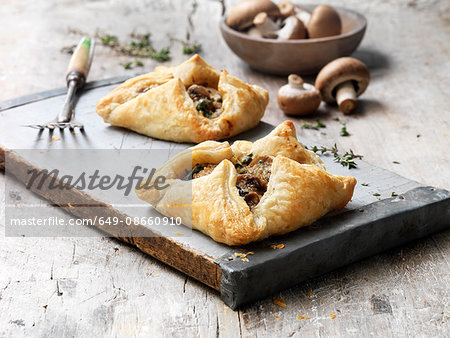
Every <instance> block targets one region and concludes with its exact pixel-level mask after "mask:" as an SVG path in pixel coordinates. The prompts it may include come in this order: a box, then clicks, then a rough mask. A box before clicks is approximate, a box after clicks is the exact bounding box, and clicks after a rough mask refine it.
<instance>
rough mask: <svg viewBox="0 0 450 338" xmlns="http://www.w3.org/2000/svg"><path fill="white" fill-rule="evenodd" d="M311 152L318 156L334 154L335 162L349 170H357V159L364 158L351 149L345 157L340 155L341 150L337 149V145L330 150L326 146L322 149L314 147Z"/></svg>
mask: <svg viewBox="0 0 450 338" xmlns="http://www.w3.org/2000/svg"><path fill="white" fill-rule="evenodd" d="M310 150H311V151H313V152H315V153H316V154H317V153H321V154H325V153H327V152H329V153H331V154H333V156H334V161H335V162H338V163H340V164H341V165H342V166H344V167H347V168H348V169H352V168H356V167H357V163H356V162H355V159H362V158H363V156H362V155H357V154H355V153H354V152H353V150H351V149H350V150H348V151H346V152H345V153H344V154H343V155H341V154H339V150H338V148H337V145H336V143H335V144H334V146H333V147H331V148H328V147H325V146H321V147H317V146H313V147H311V149H310Z"/></svg>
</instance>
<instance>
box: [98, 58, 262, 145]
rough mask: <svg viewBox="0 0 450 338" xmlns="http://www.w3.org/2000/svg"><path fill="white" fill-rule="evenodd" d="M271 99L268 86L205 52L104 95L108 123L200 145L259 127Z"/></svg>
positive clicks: (100, 111) (101, 110)
mask: <svg viewBox="0 0 450 338" xmlns="http://www.w3.org/2000/svg"><path fill="white" fill-rule="evenodd" d="M268 101H269V95H268V93H267V91H266V90H264V89H263V88H261V87H258V86H255V85H249V84H247V83H244V82H243V81H241V80H239V79H238V78H236V77H234V76H232V75H230V74H228V73H227V71H225V70H223V71H221V72H219V71H217V70H216V69H215V68H214V67H212V66H210V65H208V64H207V63H206V62H205V60H203V58H201V57H200V56H199V55H194V56H193V57H192V58H190V59H189V60H188V61H186V62H184V63H182V64H181V65H178V66H175V67H165V66H160V67H156V68H155V70H154V71H153V72H151V73H148V74H144V75H141V76H138V77H135V78H132V79H129V80H127V81H125V82H124V83H123V84H121V85H120V86H119V87H117V88H116V89H114V90H113V91H112V92H110V93H109V94H107V95H106V96H104V97H103V98H101V99H100V100H99V101H98V103H97V106H96V110H97V113H98V114H99V115H100V116H101V117H102V118H103V120H104V121H105V122H106V123H110V124H112V125H114V126H119V127H124V128H127V129H131V130H133V131H135V132H138V133H140V134H144V135H147V136H150V137H154V138H159V139H164V140H169V141H175V142H191V143H200V142H203V141H206V140H220V139H224V138H228V137H232V136H235V135H237V134H239V133H241V132H243V131H246V130H248V129H251V128H253V127H255V126H256V125H257V124H258V123H259V121H260V120H261V118H262V117H263V115H264V111H265V109H266V106H267V104H268Z"/></svg>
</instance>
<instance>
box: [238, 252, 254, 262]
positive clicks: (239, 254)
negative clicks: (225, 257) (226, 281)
mask: <svg viewBox="0 0 450 338" xmlns="http://www.w3.org/2000/svg"><path fill="white" fill-rule="evenodd" d="M254 254H255V253H254V252H253V251H249V252H247V253H240V252H235V253H234V255H235V256H236V257H241V258H242V261H244V262H248V258H246V257H247V256H248V255H254Z"/></svg>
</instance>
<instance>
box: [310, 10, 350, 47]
mask: <svg viewBox="0 0 450 338" xmlns="http://www.w3.org/2000/svg"><path fill="white" fill-rule="evenodd" d="M341 30H342V22H341V17H340V16H339V13H338V12H337V11H336V10H335V9H334V8H333V7H331V6H328V5H320V6H317V7H316V8H314V10H313V12H312V14H311V17H310V19H309V21H308V34H309V37H310V39H315V38H323V37H326V36H333V35H339V34H341Z"/></svg>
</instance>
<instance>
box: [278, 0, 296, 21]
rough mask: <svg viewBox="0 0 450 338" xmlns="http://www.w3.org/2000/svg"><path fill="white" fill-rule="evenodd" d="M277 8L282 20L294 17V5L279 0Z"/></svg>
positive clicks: (287, 0) (287, 1) (284, 0)
mask: <svg viewBox="0 0 450 338" xmlns="http://www.w3.org/2000/svg"><path fill="white" fill-rule="evenodd" d="M278 8H279V9H280V13H281V15H282V16H283V17H284V18H287V17H289V16H292V15H295V5H294V4H293V3H292V2H291V1H289V0H281V1H280V2H279V3H278Z"/></svg>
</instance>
